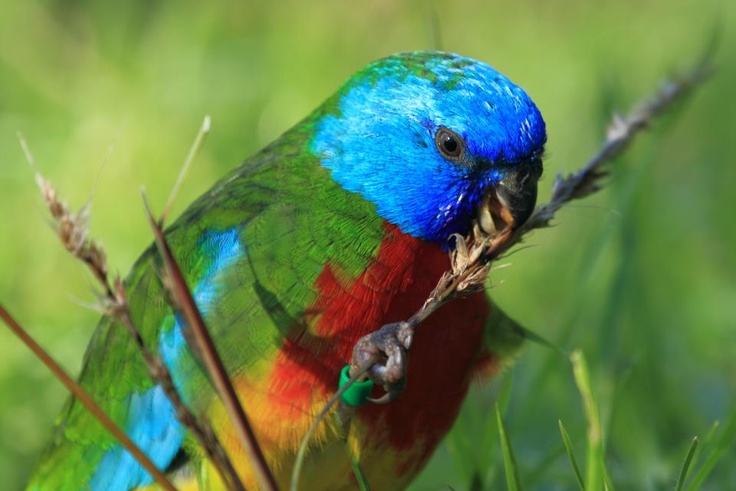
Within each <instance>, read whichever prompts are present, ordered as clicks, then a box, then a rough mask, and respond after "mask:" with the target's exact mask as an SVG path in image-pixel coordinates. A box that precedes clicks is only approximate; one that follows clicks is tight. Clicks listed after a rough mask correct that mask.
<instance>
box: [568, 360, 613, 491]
mask: <svg viewBox="0 0 736 491" xmlns="http://www.w3.org/2000/svg"><path fill="white" fill-rule="evenodd" d="M570 361H571V362H572V369H573V375H574V377H575V384H576V385H577V386H578V391H579V392H580V396H581V397H582V399H583V408H584V410H585V419H586V420H587V423H588V431H587V439H588V451H587V455H586V459H585V471H586V472H585V489H591V490H593V489H602V488H603V481H604V476H603V475H604V469H605V462H604V457H603V429H602V427H601V420H600V414H599V412H598V404H597V403H596V400H595V397H594V396H593V390H592V386H591V383H590V372H589V370H588V364H587V363H586V362H585V358H584V357H583V354H582V353H581V352H580V351H574V352H573V353H572V354H571V355H570Z"/></svg>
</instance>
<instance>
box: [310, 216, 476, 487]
mask: <svg viewBox="0 0 736 491" xmlns="http://www.w3.org/2000/svg"><path fill="white" fill-rule="evenodd" d="M449 267H450V265H449V259H448V254H447V253H446V252H445V251H442V250H441V249H440V248H439V247H437V246H435V245H432V244H428V243H425V242H421V241H418V240H416V239H413V238H411V237H408V236H406V235H404V234H401V233H400V232H398V230H396V229H392V230H390V233H389V234H388V236H387V238H386V239H385V240H384V242H383V244H382V246H381V248H380V249H379V251H378V254H377V256H376V259H375V261H373V263H372V264H371V265H370V266H369V267H368V268H367V269H366V270H365V271H364V272H363V274H361V275H360V276H359V277H358V278H356V279H355V280H353V281H351V282H350V283H347V284H346V283H345V282H340V281H339V279H338V278H337V277H336V275H335V273H334V272H333V271H331V270H330V268H329V267H326V268H325V270H324V271H323V273H322V275H321V276H320V278H319V279H318V281H317V286H318V288H319V290H320V292H321V296H320V297H319V299H318V301H317V302H315V305H314V307H315V310H316V311H317V312H318V316H317V317H316V322H315V323H314V325H313V327H312V329H311V331H312V334H313V336H315V339H320V340H329V341H323V342H322V343H321V344H316V345H314V346H313V347H314V348H316V349H317V351H318V352H319V353H320V354H319V356H318V357H317V359H318V360H319V365H320V370H318V371H321V372H322V373H323V374H324V375H323V378H322V380H320V381H319V382H320V383H321V384H322V388H323V390H324V395H325V396H329V395H331V394H332V393H333V392H334V391H335V390H336V381H337V374H338V373H339V371H340V369H341V368H342V367H343V366H344V365H345V364H346V363H349V362H350V359H351V357H352V350H353V346H354V345H355V342H356V341H357V340H358V339H359V338H360V337H362V336H364V335H366V334H369V333H371V332H373V331H375V330H377V329H379V328H380V327H381V326H383V325H385V324H388V323H393V322H398V321H402V320H406V319H408V318H409V317H410V316H411V315H412V314H414V313H415V312H416V311H417V310H418V309H420V308H421V306H422V305H423V304H424V302H425V301H426V299H427V297H428V295H429V294H430V292H431V291H432V289H433V288H434V287H435V286H436V284H437V282H438V280H439V279H440V277H441V276H442V274H443V273H444V272H445V271H447V269H448V268H449ZM488 313H489V305H488V301H487V299H486V296H485V294H484V293H480V294H477V295H473V296H471V297H468V298H465V299H462V300H458V301H454V302H450V303H448V304H446V305H445V306H443V307H442V308H441V309H439V310H438V311H437V312H435V313H434V314H433V315H432V316H430V317H429V318H427V319H426V320H425V321H424V322H423V323H422V324H421V325H420V326H419V327H418V328H417V331H416V333H415V336H414V340H413V344H412V347H411V350H410V352H409V368H408V373H407V380H406V389H405V391H404V393H402V395H401V396H400V397H399V398H398V399H397V400H395V401H393V402H391V403H389V404H384V405H376V404H367V405H365V406H362V407H360V408H358V410H357V413H356V416H355V417H354V421H353V422H351V424H352V425H353V428H352V432H353V433H354V435H355V439H356V442H355V443H354V445H355V446H356V447H357V448H359V454H360V461H361V464H362V465H363V467H364V469H365V471H366V473H367V474H368V475H369V478H370V481H371V483H372V485H373V486H374V487H375V488H376V489H390V487H385V486H384V487H381V486H379V485H378V483H380V482H381V481H383V479H387V480H386V485H387V486H388V483H392V484H393V485H396V483H398V482H402V481H405V480H408V479H411V477H412V476H413V475H414V474H415V473H416V472H418V471H419V470H420V469H421V467H422V466H423V464H424V463H425V462H426V460H427V459H428V458H429V457H430V456H431V454H432V452H433V450H434V449H435V447H436V446H437V444H438V443H439V441H440V440H441V439H442V437H443V436H444V435H445V434H446V433H447V431H448V430H449V429H450V427H451V425H452V423H453V422H454V420H455V418H456V416H457V413H458V411H459V408H460V405H461V403H462V401H463V399H464V397H465V395H466V393H467V390H468V386H469V383H470V380H471V378H472V375H473V373H474V369H475V368H476V366H477V364H478V362H479V361H480V359H481V357H482V353H481V350H482V337H483V329H484V326H485V321H486V318H487V316H488ZM315 382H316V380H315ZM380 393H382V390H381V389H380V388H377V389H376V393H375V395H376V396H378V395H380ZM305 396H306V394H305ZM310 397H314V387H313V388H312V391H311V396H310ZM350 472H352V471H350ZM376 486H377V487H376Z"/></svg>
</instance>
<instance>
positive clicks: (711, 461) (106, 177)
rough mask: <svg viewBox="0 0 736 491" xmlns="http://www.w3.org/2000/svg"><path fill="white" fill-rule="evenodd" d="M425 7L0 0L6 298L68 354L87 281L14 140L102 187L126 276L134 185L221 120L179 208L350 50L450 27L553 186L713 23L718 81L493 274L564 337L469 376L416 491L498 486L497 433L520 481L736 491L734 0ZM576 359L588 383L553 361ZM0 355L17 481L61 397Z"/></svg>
mask: <svg viewBox="0 0 736 491" xmlns="http://www.w3.org/2000/svg"><path fill="white" fill-rule="evenodd" d="M426 4H427V2H420V1H419V0H415V1H409V2H389V1H375V2H358V3H355V2H345V1H344V0H329V1H325V2H321V3H320V4H319V6H318V7H317V6H315V5H314V4H313V3H306V2H298V1H296V0H288V1H282V2H278V3H277V2H247V3H243V2H229V3H227V4H222V5H219V4H217V3H215V2H194V1H192V0H184V1H176V2H174V1H173V0H164V1H160V2H144V1H142V0H137V1H135V0H134V1H130V2H94V1H91V0H78V1H75V2H68V1H65V2H62V1H60V0H43V1H41V0H6V1H5V2H0V213H1V214H2V215H1V216H2V219H1V220H0V239H1V240H0V301H2V302H3V303H4V304H5V305H7V306H8V307H9V308H10V309H11V311H12V312H13V313H14V314H15V315H16V316H17V317H18V318H19V320H21V321H22V322H23V324H24V325H25V326H27V327H28V328H29V329H30V330H31V331H32V333H33V334H35V335H36V336H37V338H38V340H39V341H40V342H41V343H42V344H43V345H45V346H47V347H48V348H49V349H50V350H51V351H52V352H53V353H54V354H56V355H57V357H58V358H59V359H60V360H61V362H62V363H63V364H64V365H65V366H67V367H68V369H69V370H70V371H72V372H76V371H77V370H78V369H79V364H80V361H81V358H82V355H83V352H84V348H85V346H86V342H87V340H88V338H89V336H90V335H91V333H92V330H93V329H94V325H95V322H96V317H97V314H96V313H95V312H92V311H90V310H89V309H87V308H85V307H83V306H80V305H79V304H80V303H82V304H89V303H92V302H93V301H94V296H93V294H92V293H91V291H90V284H91V282H90V280H89V278H88V277H87V276H86V273H85V272H84V270H83V268H82V266H81V265H79V264H77V263H76V262H75V261H74V260H72V259H71V258H69V257H68V256H67V254H66V253H65V252H64V251H62V250H61V248H60V247H59V245H58V244H57V242H56V240H55V238H54V236H53V234H52V233H51V231H50V230H49V227H48V225H47V222H46V215H45V213H44V210H43V208H42V206H41V200H40V198H39V196H38V194H37V192H36V189H35V185H34V183H33V177H32V173H31V172H30V170H29V168H28V166H27V165H26V164H25V163H24V158H23V155H22V152H21V150H20V146H19V145H18V143H17V141H16V136H15V134H16V131H17V130H21V131H23V133H24V134H25V136H26V138H27V140H28V142H29V145H30V147H31V150H32V151H33V152H34V155H35V157H36V161H37V162H38V165H39V167H40V168H41V170H42V171H43V172H44V174H45V175H46V176H47V177H48V178H49V179H50V180H51V181H52V182H53V183H54V184H55V185H56V186H57V187H58V189H59V191H60V192H61V193H62V194H63V195H64V196H65V197H67V198H68V199H69V200H70V202H71V203H72V205H73V207H78V206H81V205H82V204H83V203H85V202H86V201H87V200H88V199H89V198H90V196H92V197H93V206H92V221H91V232H92V234H93V235H94V236H95V237H98V238H100V239H101V241H102V242H103V244H104V246H105V249H106V251H107V252H108V255H109V259H110V265H111V269H112V270H113V271H119V272H120V273H121V274H124V273H125V272H126V271H127V270H128V268H129V267H130V265H131V264H132V263H133V261H134V260H135V258H136V257H137V255H138V254H139V253H140V251H141V250H142V249H143V248H144V247H145V246H147V245H148V244H149V243H150V241H151V236H150V232H149V230H148V226H147V224H146V221H145V218H144V215H143V211H142V210H143V208H142V204H141V201H140V195H139V186H140V185H145V186H146V189H147V191H148V194H149V196H150V197H151V200H152V204H153V207H154V209H162V208H163V205H164V202H165V200H166V198H167V196H168V193H169V190H170V188H171V186H172V184H173V182H174V180H175V179H176V175H177V172H178V169H179V166H180V164H181V162H182V161H183V159H184V158H185V156H186V153H187V150H188V149H189V148H190V146H191V142H192V140H193V138H194V135H195V134H196V131H197V128H198V126H199V125H200V123H201V121H202V117H203V116H204V115H205V114H211V115H212V118H213V127H212V132H211V134H210V135H209V137H208V140H207V142H206V144H205V146H204V148H203V150H202V153H201V155H200V157H199V158H198V160H197V162H196V164H195V166H194V167H193V169H192V171H191V173H190V175H189V177H188V178H187V180H186V181H185V182H184V185H183V187H182V190H181V193H180V195H179V198H178V199H177V202H176V204H175V207H174V211H173V214H174V215H176V214H177V213H178V212H180V211H181V210H182V209H183V207H184V206H185V205H186V203H188V202H189V201H191V200H192V199H194V198H195V197H196V196H197V195H198V194H200V193H201V192H203V191H204V190H205V189H207V187H209V185H210V184H211V183H212V182H214V180H215V179H216V178H217V176H219V175H221V174H223V173H224V172H225V171H226V170H227V169H230V168H231V167H233V166H234V165H236V164H237V163H238V162H239V161H240V160H242V159H243V158H245V157H246V156H248V155H249V154H251V153H252V152H254V151H255V150H257V149H258V148H260V147H262V146H263V145H264V144H266V143H268V142H269V141H270V140H271V139H272V138H274V137H276V136H277V135H278V134H279V133H280V132H282V131H283V130H285V129H286V128H288V127H289V126H291V125H292V124H294V123H295V122H297V121H298V120H299V119H300V118H301V117H303V116H304V115H306V114H307V113H308V112H309V111H310V110H311V109H312V108H313V107H315V106H316V105H317V104H319V103H320V102H321V101H322V100H323V99H324V98H325V97H326V96H328V95H329V94H330V93H331V92H332V91H333V90H335V89H336V88H337V87H338V85H339V84H340V83H341V82H342V81H343V80H344V79H346V78H347V77H348V76H349V75H350V74H351V73H352V72H353V71H355V70H356V69H357V68H359V67H360V66H362V65H364V64H365V63H367V62H368V61H370V60H373V59H375V58H378V57H380V56H383V55H387V54H389V53H392V52H396V51H403V50H410V49H424V48H429V47H431V46H432V43H433V39H441V42H442V43H443V45H444V48H446V49H449V50H453V51H457V52H460V53H462V54H465V55H469V56H473V57H476V58H479V59H482V60H484V61H487V62H489V63H490V64H492V65H493V66H495V67H496V68H498V69H499V70H501V71H502V72H504V73H506V74H507V75H508V76H509V77H510V78H512V80H514V81H516V82H517V83H519V84H521V85H522V86H523V87H525V88H526V89H527V90H528V92H529V93H530V94H531V95H532V97H533V98H534V100H535V101H536V102H537V104H538V105H539V107H540V109H541V110H542V112H543V114H544V116H545V119H546V121H547V124H548V132H549V145H548V156H547V158H546V160H545V166H546V170H545V176H544V178H543V181H542V182H541V184H540V199H542V200H543V199H545V198H546V197H547V196H548V195H549V189H550V187H551V184H552V182H553V176H554V175H555V174H556V173H558V172H567V171H571V170H574V169H576V168H577V167H579V166H580V165H582V163H583V162H584V161H585V159H586V158H587V157H588V156H589V155H591V154H592V153H593V152H594V151H595V149H596V148H597V146H598V145H599V142H600V140H601V138H602V135H603V128H604V127H605V124H606V122H607V121H608V119H609V116H610V113H611V112H612V111H613V110H620V111H625V110H627V109H628V108H629V107H630V106H631V104H633V103H634V102H635V101H636V100H637V99H638V98H639V97H641V96H642V95H644V94H647V93H649V92H651V91H652V90H653V89H654V88H655V87H656V86H657V85H658V81H659V80H660V79H661V78H662V77H663V76H665V75H670V74H673V73H675V72H676V71H677V69H680V68H683V67H685V66H686V65H687V63H688V62H689V61H690V60H692V59H693V58H694V57H695V56H696V55H697V53H699V52H700V51H701V50H702V49H703V48H704V46H705V45H706V43H707V42H708V39H709V37H710V34H711V32H712V29H713V27H712V24H713V20H714V19H718V20H719V21H720V22H721V28H722V33H723V38H722V40H721V44H720V46H721V47H720V50H719V52H718V54H717V55H716V61H717V63H718V72H717V74H716V76H715V78H714V79H713V80H712V81H711V82H709V84H708V86H707V87H706V88H705V89H704V90H703V91H702V92H701V93H699V94H697V95H696V96H695V97H694V98H692V99H691V100H689V101H688V102H687V103H686V104H685V105H683V107H681V108H679V109H678V110H677V111H676V112H675V114H673V115H672V116H671V117H669V118H667V120H666V121H663V122H662V124H659V125H656V126H655V127H654V128H653V129H652V131H651V132H650V134H649V135H645V136H644V137H643V138H642V139H641V140H640V141H638V142H637V143H636V144H635V145H634V146H633V147H632V148H631V149H630V151H629V152H628V153H627V154H626V156H625V157H624V158H622V159H620V161H618V162H617V163H616V164H615V171H614V173H613V176H612V177H611V178H610V180H609V182H608V186H607V188H606V190H605V191H604V192H602V193H600V194H599V195H597V196H594V197H592V198H591V199H588V200H586V201H584V202H580V203H578V204H576V205H574V206H571V207H569V208H568V209H567V210H564V211H563V212H562V213H561V215H560V217H559V219H558V220H557V224H558V226H556V227H555V228H552V229H550V230H546V231H540V232H537V233H535V235H534V236H533V237H532V238H531V239H530V240H529V241H528V244H529V245H531V246H533V247H531V248H527V249H525V250H523V251H520V252H517V253H516V254H514V255H513V256H511V257H510V258H509V262H511V263H512V264H513V265H512V267H510V268H504V269H500V270H498V271H496V272H494V274H493V280H494V282H495V286H494V288H493V290H492V292H491V294H492V295H493V296H494V298H495V300H496V301H497V302H498V303H499V304H500V305H501V306H503V308H504V310H505V311H507V312H509V313H510V314H512V315H513V316H514V317H516V318H517V319H518V320H519V321H520V322H521V323H522V324H523V325H524V326H526V327H527V328H529V329H530V330H532V331H534V332H537V333H539V334H540V335H541V336H542V337H543V338H544V339H547V340H549V341H550V342H551V343H552V344H553V345H555V346H558V347H560V349H549V348H548V347H545V346H544V345H542V344H540V343H530V345H529V346H528V347H527V349H526V350H525V351H524V352H523V353H522V354H521V355H520V356H519V358H518V359H517V360H516V363H515V366H514V368H513V369H512V370H511V371H509V372H507V374H506V375H505V376H504V377H502V378H499V379H498V380H496V381H494V382H493V383H492V384H491V385H489V386H485V387H477V388H476V389H474V390H473V393H472V395H471V397H470V398H469V400H468V402H467V404H466V405H465V406H464V407H463V410H462V413H461V417H460V419H459V421H458V423H457V425H456V426H455V427H454V428H453V430H452V432H451V433H450V435H449V436H448V438H447V440H446V442H445V444H444V445H443V446H442V447H441V448H440V449H439V450H438V452H437V454H436V455H435V457H434V458H433V459H432V461H431V462H430V464H429V466H428V468H427V469H426V471H425V472H424V473H423V474H422V475H421V476H420V477H419V479H418V480H417V481H416V482H415V483H414V484H413V485H412V489H413V490H415V491H416V490H421V491H424V490H438V489H448V487H451V488H452V489H455V490H458V491H463V490H466V489H467V490H470V489H473V490H482V489H493V490H498V489H506V488H507V476H508V473H507V472H506V471H505V467H504V465H505V462H508V459H506V460H505V459H504V455H506V453H507V451H508V450H509V449H513V450H512V451H513V455H514V457H515V459H514V460H515V462H516V465H515V469H516V470H515V471H514V473H518V479H517V480H516V481H515V482H516V485H517V486H518V487H519V488H520V489H525V490H544V491H548V490H568V489H576V488H578V487H579V482H578V476H577V475H576V472H575V471H574V470H573V467H572V466H571V461H570V459H571V457H570V456H572V455H576V456H577V457H578V459H580V460H579V464H580V465H579V469H580V478H581V479H582V481H583V483H584V485H585V486H586V489H588V490H591V489H602V488H601V485H602V484H601V483H608V485H609V488H610V487H612V486H615V487H616V489H619V490H628V489H634V490H644V491H649V490H652V491H654V490H670V489H676V487H677V486H681V489H684V490H695V489H698V490H718V491H720V490H725V489H736V467H734V466H733V465H732V464H733V462H735V461H736V444H734V434H735V433H736V409H734V408H736V393H735V391H734V387H736V361H734V360H735V358H734V356H733V354H734V353H736V309H735V308H734V307H733V299H734V298H736V282H734V278H736V254H734V251H735V250H736V220H734V218H733V210H735V209H736V193H734V192H733V186H734V184H733V183H735V182H736V166H735V165H733V155H736V139H734V138H733V131H734V128H736V102H735V98H734V95H733V94H734V92H733V87H736V56H735V55H736V53H734V49H733V47H734V46H736V29H734V27H736V23H735V22H734V19H736V3H734V2H728V1H719V0H713V1H710V0H709V1H703V2H691V1H686V0H674V1H665V0H653V1H651V2H646V3H642V2H634V1H633V0H625V1H617V2H616V1H612V0H610V1H603V2H584V1H578V2H574V1H571V2H544V1H542V0H527V1H523V2H492V3H491V2H486V1H482V0H472V1H471V0H463V1H460V2H453V3H451V4H450V3H449V2H445V3H442V4H440V3H439V2H438V3H437V9H436V15H435V16H434V19H435V21H434V22H433V21H430V19H431V18H432V16H430V15H429V14H428V12H427V9H426V8H425V5H426ZM433 23H434V24H436V25H437V26H438V27H439V35H438V32H437V31H436V30H433V28H431V26H432V25H433ZM103 162H104V170H102V171H101V170H100V169H101V168H102V166H103ZM98 176H99V177H98ZM577 349H579V350H580V352H581V353H584V356H585V360H586V361H587V366H588V369H587V370H586V373H587V376H586V377H585V378H586V379H587V381H586V383H585V384H584V386H585V387H586V388H585V390H582V389H581V388H579V387H578V385H576V382H577V383H578V384H579V382H580V376H579V374H578V377H577V378H576V376H575V374H574V371H573V369H572V368H571V366H570V362H569V359H568V358H567V355H565V353H570V352H573V351H575V350H577ZM0 359H2V360H3V361H2V363H0V435H2V437H0V476H3V478H4V479H3V486H4V487H5V488H7V489H18V488H20V487H21V485H22V483H23V481H24V478H25V476H26V475H27V473H28V472H30V469H31V467H32V465H33V462H34V459H35V456H36V455H37V454H38V452H39V449H40V448H41V447H42V445H43V444H44V442H45V440H46V438H47V437H48V434H49V430H50V427H51V425H52V422H53V419H54V417H55V416H56V413H57V411H58V410H59V408H60V406H61V404H62V402H63V399H64V397H65V396H64V392H63V389H62V388H61V387H60V386H59V384H58V383H57V382H56V381H54V380H53V379H52V378H51V377H50V375H49V374H48V373H47V372H46V371H45V370H44V369H43V368H42V367H41V366H40V364H39V363H38V362H37V361H35V360H34V359H33V358H32V357H31V356H30V355H29V354H28V353H27V351H26V350H25V349H24V348H23V347H22V346H21V345H20V343H18V342H17V341H16V340H15V339H14V338H13V337H12V336H11V334H10V333H8V332H7V331H5V330H1V329H0ZM512 375H513V384H512V383H511V381H510V380H511V376H512ZM581 392H582V394H581ZM499 396H500V398H501V399H500V402H499V403H498V406H499V410H500V415H501V416H502V420H503V422H504V423H505V430H506V431H505V435H506V437H505V438H503V439H502V440H503V441H504V442H505V443H504V445H503V446H502V445H501V443H500V442H501V440H500V439H499V425H498V421H497V418H496V416H495V415H494V411H495V410H494V407H495V404H496V401H497V400H499ZM583 401H585V402H583ZM593 401H594V402H593ZM591 404H593V405H594V406H595V407H597V411H596V413H597V417H596V418H594V420H596V421H597V422H596V425H597V426H599V430H600V433H599V434H600V435H602V438H601V439H600V440H599V441H598V442H597V443H596V444H595V445H591V442H590V438H589V436H588V435H589V432H590V428H591V416H590V411H589V410H587V411H586V409H585V408H586V407H589V406H590V405H591ZM716 421H720V422H722V423H721V424H720V425H717V426H714V423H715V422H716ZM560 422H563V423H564V427H563V428H564V429H565V430H566V431H564V432H563V434H564V433H567V434H568V435H567V437H566V438H563V437H562V436H561V427H560ZM695 436H697V437H698V441H699V443H698V445H697V448H694V447H693V446H692V441H693V437H695ZM686 456H689V457H688V458H687V459H686ZM684 461H687V462H689V465H685V464H683V462H684Z"/></svg>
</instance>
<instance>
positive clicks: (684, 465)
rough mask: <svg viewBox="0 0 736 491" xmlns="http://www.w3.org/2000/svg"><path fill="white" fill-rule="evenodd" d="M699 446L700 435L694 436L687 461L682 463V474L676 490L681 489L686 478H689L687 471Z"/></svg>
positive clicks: (686, 457) (678, 479)
mask: <svg viewBox="0 0 736 491" xmlns="http://www.w3.org/2000/svg"><path fill="white" fill-rule="evenodd" d="M697 448H698V437H697V436H696V437H695V438H693V442H692V443H691V444H690V448H689V449H688V451H687V455H686V456H685V462H683V463H682V469H680V475H679V476H677V486H676V487H675V491H681V490H682V487H683V486H684V485H685V479H687V472H688V470H690V464H691V463H692V461H693V455H695V450H697Z"/></svg>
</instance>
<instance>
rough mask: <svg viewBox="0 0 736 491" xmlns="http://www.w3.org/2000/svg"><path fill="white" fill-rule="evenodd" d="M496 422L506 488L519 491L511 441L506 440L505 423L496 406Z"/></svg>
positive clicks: (517, 473)
mask: <svg viewBox="0 0 736 491" xmlns="http://www.w3.org/2000/svg"><path fill="white" fill-rule="evenodd" d="M496 421H497V422H498V435H499V437H500V438H501V450H502V451H503V467H504V470H505V471H506V486H507V488H508V490H509V491H521V489H522V487H521V479H520V477H519V467H518V465H517V464H516V458H515V457H514V450H513V448H511V440H509V438H508V431H507V428H506V423H504V421H503V418H502V417H501V410H500V409H499V407H498V404H496Z"/></svg>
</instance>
